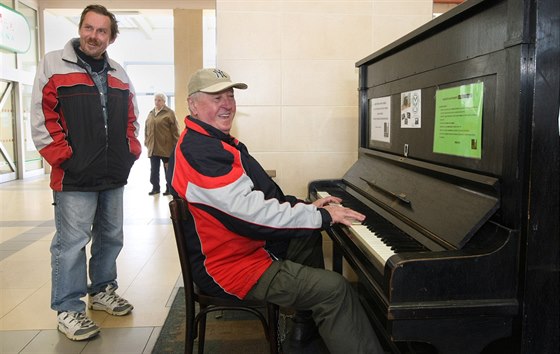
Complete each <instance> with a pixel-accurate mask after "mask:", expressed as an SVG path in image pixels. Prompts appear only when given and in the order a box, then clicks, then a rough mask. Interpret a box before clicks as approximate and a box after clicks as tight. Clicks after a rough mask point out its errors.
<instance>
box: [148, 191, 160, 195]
mask: <svg viewBox="0 0 560 354" xmlns="http://www.w3.org/2000/svg"><path fill="white" fill-rule="evenodd" d="M155 194H159V191H154V190H152V191H151V192H150V193H148V195H155Z"/></svg>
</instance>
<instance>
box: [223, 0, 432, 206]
mask: <svg viewBox="0 0 560 354" xmlns="http://www.w3.org/2000/svg"><path fill="white" fill-rule="evenodd" d="M432 5H433V4H432V0H409V1H397V0H394V1H388V0H385V1H380V0H370V1H363V0H355V1H354V0H347V1H332V0H331V1H328V0H323V1H321V0H315V1H289V0H282V1H242V0H238V1H233V0H217V1H216V14H217V25H216V27H217V48H218V50H217V63H218V66H219V67H220V68H221V69H223V70H225V71H226V72H228V73H229V74H230V75H231V76H232V78H233V80H237V81H242V82H245V83H247V84H248V85H249V89H248V90H245V91H242V90H237V91H236V97H237V103H238V109H237V117H236V122H235V126H234V129H233V130H232V134H233V135H235V136H236V137H238V138H239V139H240V140H241V141H243V142H244V143H245V144H246V145H247V146H248V148H249V150H250V151H251V152H252V154H253V156H255V158H257V159H258V160H259V161H260V162H261V164H262V165H263V166H264V167H265V169H267V170H275V171H276V178H275V179H276V181H277V182H278V183H279V185H280V186H281V187H282V188H283V190H284V192H286V193H287V194H292V195H296V196H299V197H305V196H306V194H307V184H308V183H309V182H310V181H312V180H315V179H324V178H340V177H341V176H342V175H343V174H344V172H346V170H348V168H349V167H350V166H351V165H352V163H353V162H354V161H355V160H356V158H357V146H358V139H357V136H358V135H357V134H358V108H357V104H358V96H357V87H358V71H357V69H356V68H355V63H356V62H357V61H358V60H360V59H362V58H363V57H365V56H367V55H369V54H371V53H373V52H374V51H376V50H378V49H380V48H382V47H383V46H385V45H387V44H389V43H391V42H392V41H394V40H395V39H397V38H399V37H401V36H403V35H405V34H406V33H408V32H410V31H412V30H414V29H416V28H417V27H419V26H420V25H422V24H424V23H426V22H427V21H429V20H431V18H432Z"/></svg>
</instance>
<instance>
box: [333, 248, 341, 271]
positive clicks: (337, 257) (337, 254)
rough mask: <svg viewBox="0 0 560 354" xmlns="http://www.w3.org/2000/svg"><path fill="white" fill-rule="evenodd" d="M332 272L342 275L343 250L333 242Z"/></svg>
mask: <svg viewBox="0 0 560 354" xmlns="http://www.w3.org/2000/svg"><path fill="white" fill-rule="evenodd" d="M332 270H333V271H335V272H337V273H339V274H342V250H341V249H340V246H339V245H337V244H336V242H333V248H332Z"/></svg>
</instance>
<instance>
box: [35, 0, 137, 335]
mask: <svg viewBox="0 0 560 354" xmlns="http://www.w3.org/2000/svg"><path fill="white" fill-rule="evenodd" d="M78 33H79V35H80V38H74V39H71V40H70V41H69V42H68V43H67V44H66V45H65V47H64V49H62V50H58V51H54V52H50V53H47V54H46V55H45V57H44V58H43V60H42V61H41V63H40V64H39V67H38V69H37V75H36V77H35V83H34V85H33V93H32V105H31V122H32V135H33V141H34V143H35V146H36V147H37V150H39V152H40V153H41V155H42V156H43V158H44V159H45V160H47V162H48V163H49V164H50V165H51V167H52V170H51V183H50V187H51V188H52V190H53V198H54V203H53V205H54V216H55V225H56V233H55V235H54V238H53V240H52V244H51V267H52V293H51V308H52V309H53V310H55V311H57V312H58V317H57V319H58V330H59V331H61V332H62V333H64V334H65V335H66V336H67V337H68V338H70V339H72V340H84V339H88V338H91V337H93V336H95V335H97V334H98V333H99V327H98V326H97V325H96V324H95V323H94V322H93V321H92V320H91V319H89V318H88V317H87V315H86V305H85V303H84V302H83V301H82V300H80V298H81V297H83V296H85V295H86V294H88V295H89V299H88V307H89V308H90V309H93V310H102V311H106V312H108V313H109V314H111V315H116V316H122V315H126V314H128V313H129V312H130V311H132V309H133V306H132V305H131V304H130V303H129V302H128V301H126V300H125V299H123V298H122V297H120V296H119V295H117V294H116V293H115V290H116V289H117V280H116V279H117V265H116V259H117V256H118V255H119V252H120V251H121V249H122V247H123V190H124V185H125V184H126V183H127V179H128V175H129V172H130V169H131V167H132V165H133V164H134V161H135V160H136V159H138V157H139V156H140V153H141V149H142V148H141V146H140V142H139V141H138V139H137V136H138V129H139V125H138V123H137V121H136V120H137V116H138V107H137V104H136V98H135V94H134V89H133V87H132V84H131V82H130V79H129V78H128V76H127V74H126V73H125V72H124V70H123V68H122V67H121V66H120V65H119V64H117V63H116V62H115V61H113V60H111V59H109V57H108V56H107V53H106V51H105V50H106V49H107V47H108V46H109V45H110V44H111V43H113V42H114V41H115V39H116V38H117V34H118V33H119V30H118V25H117V20H116V18H115V16H114V15H113V14H112V13H111V12H109V11H107V9H106V8H105V7H103V6H101V5H89V6H87V7H86V8H85V9H84V10H83V12H82V15H81V18H80V24H79V30H78ZM90 240H92V243H91V258H90V259H89V264H87V259H86V258H87V256H86V245H87V244H88V243H89V241H90ZM88 266H89V280H90V283H89V284H88V271H87V269H88Z"/></svg>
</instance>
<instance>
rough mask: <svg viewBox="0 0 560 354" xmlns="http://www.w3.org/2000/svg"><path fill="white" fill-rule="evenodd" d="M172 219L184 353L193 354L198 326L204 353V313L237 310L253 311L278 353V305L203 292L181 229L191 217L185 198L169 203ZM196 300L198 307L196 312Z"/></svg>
mask: <svg viewBox="0 0 560 354" xmlns="http://www.w3.org/2000/svg"><path fill="white" fill-rule="evenodd" d="M169 210H170V211H171V220H172V222H173V230H174V232H175V240H176V241H177V250H178V252H179V260H180V263H181V270H182V272H183V281H184V283H185V303H186V312H187V313H186V316H187V318H186V321H187V323H186V332H185V353H187V354H192V352H193V346H194V340H195V339H196V337H197V325H198V353H199V354H202V353H204V336H205V331H206V315H207V314H208V313H210V312H215V311H225V310H238V311H245V312H249V313H252V314H254V315H255V316H256V317H257V318H258V319H259V320H260V321H261V323H262V326H263V329H264V333H265V336H266V340H267V341H268V342H269V346H270V353H272V354H277V353H278V346H279V345H278V314H279V307H278V306H277V305H274V304H271V303H264V302H253V301H245V300H238V299H225V298H220V297H214V296H209V295H207V294H204V293H203V292H202V291H201V290H200V289H199V288H198V286H196V284H194V282H193V279H192V271H191V263H190V261H189V254H188V252H187V240H186V237H185V232H184V229H183V228H184V224H183V223H184V221H187V220H189V219H191V218H192V215H191V213H190V212H189V209H188V205H187V202H186V201H185V200H184V199H180V198H174V199H173V200H172V201H171V202H169ZM195 302H197V303H198V305H199V307H200V310H199V312H198V314H196V315H195ZM259 308H266V310H267V317H268V321H267V320H266V318H265V316H263V314H262V313H261V312H260V311H259Z"/></svg>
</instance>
